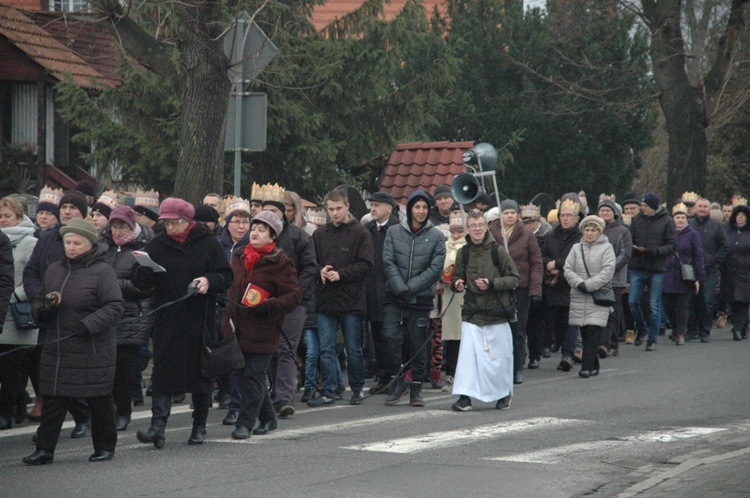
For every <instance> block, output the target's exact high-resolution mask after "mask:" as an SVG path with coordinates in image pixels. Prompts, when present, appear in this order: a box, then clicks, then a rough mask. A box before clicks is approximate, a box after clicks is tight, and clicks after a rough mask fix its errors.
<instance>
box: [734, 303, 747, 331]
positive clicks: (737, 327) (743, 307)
mask: <svg viewBox="0 0 750 498" xmlns="http://www.w3.org/2000/svg"><path fill="white" fill-rule="evenodd" d="M747 324H748V303H738V302H733V303H732V332H739V333H740V334H741V333H742V331H743V330H745V327H747Z"/></svg>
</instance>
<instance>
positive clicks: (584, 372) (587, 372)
mask: <svg viewBox="0 0 750 498" xmlns="http://www.w3.org/2000/svg"><path fill="white" fill-rule="evenodd" d="M578 376H579V377H581V378H583V379H588V378H589V377H591V371H590V370H581V371H580V372H578Z"/></svg>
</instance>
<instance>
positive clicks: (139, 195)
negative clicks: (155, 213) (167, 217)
mask: <svg viewBox="0 0 750 498" xmlns="http://www.w3.org/2000/svg"><path fill="white" fill-rule="evenodd" d="M135 205H136V206H141V207H146V208H152V209H156V210H158V209H159V192H157V191H156V190H154V189H151V190H149V191H148V192H144V191H143V190H136V192H135Z"/></svg>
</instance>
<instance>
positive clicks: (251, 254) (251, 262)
mask: <svg viewBox="0 0 750 498" xmlns="http://www.w3.org/2000/svg"><path fill="white" fill-rule="evenodd" d="M274 249H276V242H269V243H268V244H266V245H264V246H261V247H259V248H257V249H256V248H254V247H253V245H252V244H248V245H247V247H245V269H246V270H247V274H248V275H250V274H251V273H252V272H253V267H254V266H255V263H257V262H258V260H259V259H260V258H261V256H263V255H264V254H268V253H270V252H271V251H273V250H274Z"/></svg>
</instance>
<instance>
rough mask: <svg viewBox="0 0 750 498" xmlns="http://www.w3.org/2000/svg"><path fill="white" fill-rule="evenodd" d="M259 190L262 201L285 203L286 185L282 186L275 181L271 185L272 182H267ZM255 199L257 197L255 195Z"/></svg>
mask: <svg viewBox="0 0 750 498" xmlns="http://www.w3.org/2000/svg"><path fill="white" fill-rule="evenodd" d="M259 190H260V197H259V199H260V200H261V201H263V202H266V201H272V202H280V203H281V204H284V194H285V193H286V190H285V189H284V187H280V186H279V184H278V183H274V184H273V185H271V184H270V183H266V184H265V185H263V186H262V187H260V189H259ZM253 199H257V198H256V197H253Z"/></svg>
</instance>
